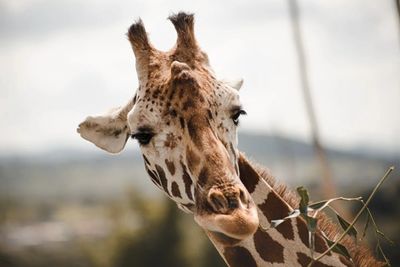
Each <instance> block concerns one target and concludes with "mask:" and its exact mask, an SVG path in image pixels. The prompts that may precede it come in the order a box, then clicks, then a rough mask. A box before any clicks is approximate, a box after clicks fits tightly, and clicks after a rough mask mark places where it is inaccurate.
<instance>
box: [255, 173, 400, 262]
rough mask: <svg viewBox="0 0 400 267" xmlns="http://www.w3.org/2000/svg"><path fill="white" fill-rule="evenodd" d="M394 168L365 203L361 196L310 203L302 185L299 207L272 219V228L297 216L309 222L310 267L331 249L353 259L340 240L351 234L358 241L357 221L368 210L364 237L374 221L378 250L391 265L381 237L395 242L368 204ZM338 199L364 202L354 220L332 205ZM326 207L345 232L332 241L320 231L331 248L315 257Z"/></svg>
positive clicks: (298, 190)
mask: <svg viewBox="0 0 400 267" xmlns="http://www.w3.org/2000/svg"><path fill="white" fill-rule="evenodd" d="M393 170H394V167H390V168H389V169H388V170H387V171H386V173H385V175H384V176H383V177H382V178H381V179H380V180H379V182H378V184H377V185H376V186H375V188H374V190H373V191H372V192H371V194H370V195H369V197H368V199H367V201H366V202H365V203H364V201H363V200H362V198H361V197H358V198H344V197H337V198H332V199H328V200H323V201H318V202H315V203H312V204H309V194H308V191H307V189H305V188H304V187H303V186H300V187H298V188H297V193H298V195H299V196H300V202H299V207H298V208H297V209H295V210H293V211H291V212H290V213H289V215H288V216H286V217H285V218H282V219H277V220H272V221H271V228H275V227H277V226H278V225H280V224H281V223H283V222H284V221H286V220H289V219H292V218H295V217H298V216H300V217H302V218H303V219H304V220H305V222H306V224H307V229H308V232H309V244H310V254H311V257H312V258H313V261H311V262H310V264H309V265H308V266H309V267H310V266H312V264H313V263H314V262H316V261H318V260H319V259H321V258H322V257H324V256H325V255H326V254H328V253H329V252H330V251H333V252H335V253H338V254H341V255H343V256H345V257H347V258H349V259H351V255H350V253H349V252H348V250H347V249H346V247H344V246H343V245H342V244H340V241H341V240H342V239H343V237H344V236H345V235H349V236H351V237H353V238H354V239H355V240H356V241H357V235H358V231H357V229H356V228H355V226H354V225H355V223H356V222H357V220H358V218H359V217H360V216H361V214H362V213H363V212H367V216H368V217H367V222H366V224H365V227H364V231H363V237H364V236H365V233H366V231H367V229H368V226H369V222H370V221H372V224H373V226H374V232H375V238H376V240H377V246H376V250H377V252H378V253H379V254H380V255H381V256H382V257H383V259H384V260H385V263H386V266H391V265H390V262H389V260H388V258H387V257H386V255H385V253H384V252H383V249H382V247H381V243H380V238H383V239H385V240H386V241H388V242H390V243H392V244H393V242H392V241H391V240H390V239H388V238H387V237H386V236H385V235H384V234H383V232H382V231H380V230H379V228H378V226H377V224H376V222H375V220H374V218H373V216H372V213H371V211H370V210H369V208H368V204H369V203H370V201H371V200H372V198H373V197H374V196H375V194H376V192H377V190H378V189H379V188H380V186H381V185H382V184H383V182H384V181H385V180H386V178H387V177H388V176H389V174H390V173H391V172H392V171H393ZM337 200H345V201H359V202H360V203H362V204H363V206H362V208H361V209H360V211H359V212H358V213H357V215H356V217H355V218H354V219H353V221H352V222H351V223H349V222H347V221H346V220H345V219H344V218H343V217H342V216H341V215H340V214H339V213H338V212H337V211H336V210H335V209H334V208H333V207H332V206H330V203H332V202H334V201H337ZM325 208H329V209H331V210H332V211H333V212H334V213H335V214H336V218H337V220H338V222H339V225H340V226H341V227H342V229H343V233H342V235H341V236H340V237H339V238H338V239H337V240H336V241H332V240H330V239H329V238H328V237H327V236H326V235H325V234H324V233H323V232H322V231H320V232H319V233H320V234H322V236H323V237H324V239H325V240H326V241H327V243H328V245H329V248H328V249H327V250H326V251H325V252H323V253H322V254H320V255H319V256H318V257H317V258H314V250H315V233H316V230H317V223H318V221H317V214H318V212H320V211H322V210H324V209H325ZM263 230H264V231H268V229H263Z"/></svg>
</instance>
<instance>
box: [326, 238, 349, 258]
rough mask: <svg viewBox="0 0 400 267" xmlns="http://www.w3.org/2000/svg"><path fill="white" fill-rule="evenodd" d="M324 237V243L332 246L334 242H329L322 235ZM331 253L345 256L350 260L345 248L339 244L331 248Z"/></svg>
mask: <svg viewBox="0 0 400 267" xmlns="http://www.w3.org/2000/svg"><path fill="white" fill-rule="evenodd" d="M322 236H323V237H324V239H325V240H326V242H327V243H328V246H329V247H330V246H332V245H333V244H334V243H335V242H333V241H332V240H330V239H329V238H328V237H327V236H326V235H325V234H323V235H322ZM332 251H333V252H335V253H338V254H340V255H342V256H345V257H346V258H348V259H351V256H350V253H349V252H348V251H347V248H346V247H345V246H343V245H342V244H340V243H337V244H336V246H334V247H333V248H332Z"/></svg>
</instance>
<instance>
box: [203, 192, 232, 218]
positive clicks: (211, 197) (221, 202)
mask: <svg viewBox="0 0 400 267" xmlns="http://www.w3.org/2000/svg"><path fill="white" fill-rule="evenodd" d="M208 203H209V204H210V205H211V207H212V209H213V210H214V211H215V212H217V213H226V212H227V211H228V206H229V203H228V200H227V199H226V197H225V196H224V195H223V194H222V193H221V192H220V191H219V190H215V189H211V190H210V192H209V193H208Z"/></svg>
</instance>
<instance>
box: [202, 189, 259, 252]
mask: <svg viewBox="0 0 400 267" xmlns="http://www.w3.org/2000/svg"><path fill="white" fill-rule="evenodd" d="M207 202H208V204H209V206H210V207H211V211H210V212H209V213H205V214H204V213H202V214H197V215H195V220H196V222H197V223H198V224H199V225H200V226H201V227H203V228H205V229H206V230H208V231H209V232H210V233H211V235H213V236H214V237H215V238H218V240H219V242H222V241H223V240H226V242H222V243H226V244H227V245H232V243H238V242H240V241H242V240H244V239H246V238H247V237H249V236H251V235H253V234H254V233H255V232H256V230H257V228H258V225H259V219H258V214H257V209H256V206H255V204H254V202H253V200H252V198H251V197H250V195H249V193H248V192H247V190H246V189H245V188H244V186H243V185H240V184H237V185H234V186H229V187H225V188H218V187H212V188H211V189H210V190H209V192H208V194H207Z"/></svg>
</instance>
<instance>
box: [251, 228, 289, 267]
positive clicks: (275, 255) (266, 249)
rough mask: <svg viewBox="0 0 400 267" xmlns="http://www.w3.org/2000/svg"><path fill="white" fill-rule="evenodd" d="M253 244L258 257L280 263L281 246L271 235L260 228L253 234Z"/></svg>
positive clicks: (282, 259) (282, 260)
mask: <svg viewBox="0 0 400 267" xmlns="http://www.w3.org/2000/svg"><path fill="white" fill-rule="evenodd" d="M254 245H255V247H256V250H257V252H258V254H259V255H260V257H261V258H262V259H263V260H264V261H266V262H270V263H274V262H277V263H282V262H284V258H283V250H284V248H283V246H282V245H281V244H280V243H278V242H277V241H275V240H273V239H272V237H271V236H270V235H269V234H268V233H265V232H263V231H261V230H260V229H258V230H257V232H256V233H255V234H254Z"/></svg>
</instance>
